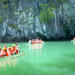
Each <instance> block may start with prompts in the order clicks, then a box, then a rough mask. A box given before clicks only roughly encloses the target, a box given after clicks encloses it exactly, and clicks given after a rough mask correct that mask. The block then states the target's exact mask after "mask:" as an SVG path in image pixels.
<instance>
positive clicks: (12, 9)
mask: <svg viewBox="0 0 75 75" xmlns="http://www.w3.org/2000/svg"><path fill="white" fill-rule="evenodd" d="M47 3H48V0H6V2H0V42H12V41H27V40H29V39H32V38H37V37H39V38H41V39H43V40H68V39H71V38H73V37H74V35H75V1H74V0H69V1H68V3H63V9H62V6H61V5H60V6H59V7H58V8H57V9H58V10H57V13H56V10H53V11H52V12H53V15H54V17H53V19H52V20H51V22H50V23H45V22H44V21H43V22H41V21H40V19H39V16H40V11H41V10H42V9H39V8H40V5H42V4H43V5H44V4H47ZM43 8H44V7H43ZM62 12H63V13H62ZM46 14H47V13H46ZM62 15H63V16H62ZM62 17H63V20H62ZM57 21H58V23H57ZM62 21H63V23H64V24H63V23H62Z"/></svg>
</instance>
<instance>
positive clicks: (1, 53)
mask: <svg viewBox="0 0 75 75" xmlns="http://www.w3.org/2000/svg"><path fill="white" fill-rule="evenodd" d="M0 57H4V55H3V51H2V49H1V47H0Z"/></svg>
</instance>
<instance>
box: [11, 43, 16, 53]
mask: <svg viewBox="0 0 75 75" xmlns="http://www.w3.org/2000/svg"><path fill="white" fill-rule="evenodd" d="M12 50H13V54H15V53H16V47H15V44H13V46H12Z"/></svg>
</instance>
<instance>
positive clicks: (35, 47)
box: [29, 43, 43, 55]
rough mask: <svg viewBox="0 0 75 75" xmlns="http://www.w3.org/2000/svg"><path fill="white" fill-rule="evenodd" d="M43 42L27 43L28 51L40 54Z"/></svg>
mask: <svg viewBox="0 0 75 75" xmlns="http://www.w3.org/2000/svg"><path fill="white" fill-rule="evenodd" d="M42 47H43V44H41V43H39V44H29V52H32V53H33V54H37V55H39V54H40V55H41V51H42Z"/></svg>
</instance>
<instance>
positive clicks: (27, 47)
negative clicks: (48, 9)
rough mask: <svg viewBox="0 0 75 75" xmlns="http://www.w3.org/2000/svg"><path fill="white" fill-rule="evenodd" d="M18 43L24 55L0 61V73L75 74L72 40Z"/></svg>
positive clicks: (2, 74)
mask: <svg viewBox="0 0 75 75" xmlns="http://www.w3.org/2000/svg"><path fill="white" fill-rule="evenodd" d="M4 44H7V43H0V46H1V47H3V45H4ZM18 44H19V48H20V50H21V51H24V52H25V55H23V56H20V57H17V58H14V59H10V60H4V59H3V60H4V61H0V75H75V46H74V44H73V43H72V42H69V41H67V42H45V43H44V44H34V45H31V44H28V43H24V42H22V43H18ZM11 45H12V43H9V44H7V46H11ZM0 59H2V58H0Z"/></svg>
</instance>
